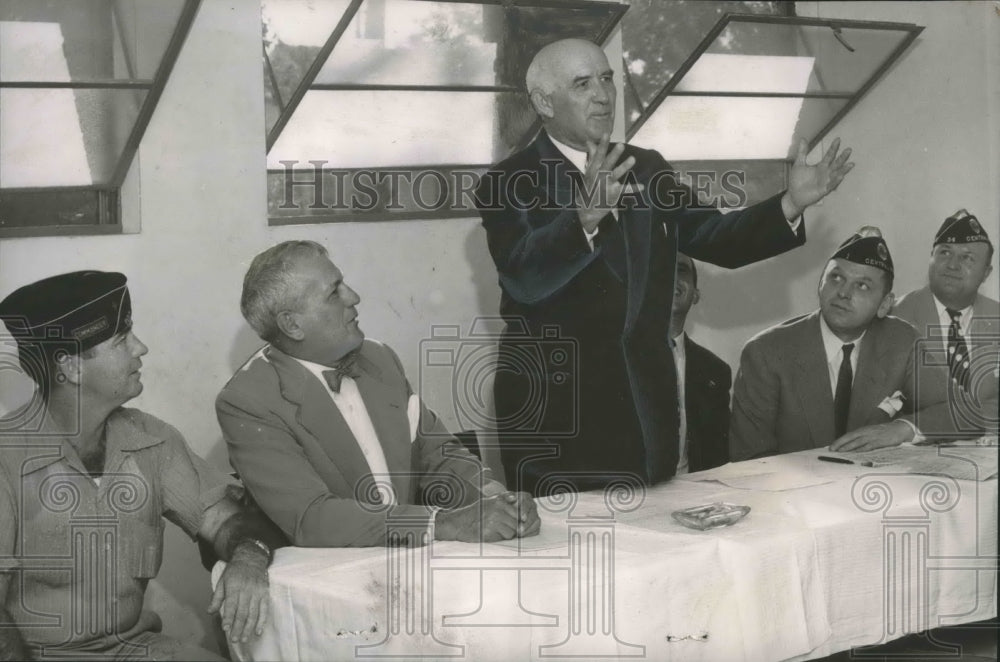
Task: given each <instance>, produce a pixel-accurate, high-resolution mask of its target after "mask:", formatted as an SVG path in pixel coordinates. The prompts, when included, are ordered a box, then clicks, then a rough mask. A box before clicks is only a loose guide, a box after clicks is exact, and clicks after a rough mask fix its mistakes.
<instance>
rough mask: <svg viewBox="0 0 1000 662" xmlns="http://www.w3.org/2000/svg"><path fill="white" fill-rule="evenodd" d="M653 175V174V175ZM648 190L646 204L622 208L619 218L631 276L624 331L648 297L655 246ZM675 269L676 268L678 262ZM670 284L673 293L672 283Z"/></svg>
mask: <svg viewBox="0 0 1000 662" xmlns="http://www.w3.org/2000/svg"><path fill="white" fill-rule="evenodd" d="M636 175H637V181H646V180H648V179H649V176H647V175H649V173H644V172H642V173H636ZM650 176H651V175H650ZM648 194H649V192H648V191H643V192H641V193H640V194H639V195H641V196H643V202H644V204H643V205H642V206H641V208H639V209H632V208H627V207H626V208H622V209H621V210H620V212H619V218H620V219H621V223H622V232H623V234H624V235H625V256H626V258H627V273H628V283H627V285H628V300H627V302H626V305H627V308H626V309H625V330H626V332H627V331H628V330H629V329H631V328H632V327H633V326H634V325H635V322H636V319H638V317H639V311H640V310H641V308H642V302H643V301H644V300H645V298H646V284H647V283H648V282H649V251H650V246H651V245H652V236H651V234H652V229H653V215H652V207H651V205H650V204H649V200H648V199H646V197H645V196H647V195H648ZM674 262H675V267H676V260H675V261H674ZM667 285H669V287H670V291H673V283H669V284H665V286H667Z"/></svg>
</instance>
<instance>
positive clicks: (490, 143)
mask: <svg viewBox="0 0 1000 662" xmlns="http://www.w3.org/2000/svg"><path fill="white" fill-rule="evenodd" d="M626 9H627V6H625V5H621V4H618V3H616V2H592V1H576V2H573V1H560V0H519V1H517V2H508V1H506V0H505V1H503V2H501V0H476V1H471V0H470V1H468V2H447V1H433V0H366V1H364V2H362V1H361V0H325V1H323V0H313V1H309V0H263V2H262V14H261V18H262V23H263V35H264V37H263V39H264V58H263V59H264V81H265V105H266V128H265V130H266V132H267V150H268V153H267V167H268V216H269V219H270V223H271V224H276V225H283V224H289V223H315V222H329V221H336V220H365V219H370V220H383V219H402V218H444V217H468V216H469V215H470V210H471V209H472V206H471V203H470V199H469V197H468V196H469V195H470V193H471V189H472V187H473V186H474V184H475V181H476V179H477V177H478V175H479V174H480V173H481V172H482V171H484V170H485V169H486V168H487V167H489V165H491V164H492V163H495V162H496V161H498V160H500V159H502V158H504V157H506V156H508V155H509V154H511V153H513V152H514V151H516V150H518V149H520V148H522V147H523V146H525V145H527V143H528V142H529V141H530V140H531V139H532V138H533V137H534V134H535V133H536V131H537V130H538V128H539V125H538V124H537V121H536V117H535V113H534V111H533V110H532V108H531V106H530V103H529V101H528V99H527V95H526V94H525V93H524V92H523V87H524V74H525V71H526V70H527V67H528V64H529V62H530V60H531V58H532V57H533V56H534V54H535V52H536V51H537V50H538V49H539V48H541V46H543V45H545V44H547V43H549V42H551V41H555V40H557V39H561V38H564V37H571V36H583V37H586V38H589V39H591V40H593V41H596V42H598V43H603V42H604V40H605V39H606V38H607V37H608V35H609V34H610V33H611V31H612V29H613V28H614V27H615V25H616V24H617V22H618V20H619V19H620V18H621V16H622V14H623V13H624V12H625V10H626Z"/></svg>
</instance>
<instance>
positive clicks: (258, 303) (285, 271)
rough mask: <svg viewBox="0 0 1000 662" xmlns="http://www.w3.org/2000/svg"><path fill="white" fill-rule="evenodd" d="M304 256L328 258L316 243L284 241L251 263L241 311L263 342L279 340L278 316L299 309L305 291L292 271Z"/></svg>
mask: <svg viewBox="0 0 1000 662" xmlns="http://www.w3.org/2000/svg"><path fill="white" fill-rule="evenodd" d="M304 254H308V255H314V256H315V255H322V256H323V257H326V256H327V255H328V253H327V250H326V248H324V247H323V246H322V245H321V244H317V243H316V242H315V241H302V240H299V241H284V242H282V243H280V244H278V245H276V246H272V247H271V248H268V249H267V250H266V251H264V252H263V253H261V254H260V255H258V256H257V257H255V258H254V259H253V262H251V263H250V268H249V269H247V274H246V276H244V277H243V294H242V296H241V297H240V311H241V312H242V313H243V317H244V318H245V319H246V321H247V322H248V323H249V324H250V326H251V327H252V328H253V330H254V331H256V332H257V335H258V336H260V338H261V340H265V341H267V342H269V343H273V342H275V341H276V340H278V339H279V338H280V337H281V331H280V329H279V328H278V322H277V317H278V313H280V312H281V311H283V310H289V309H297V308H298V307H300V305H301V301H300V298H301V296H302V291H301V288H300V286H299V283H298V282H297V281H296V280H295V279H294V278H293V277H292V274H291V271H292V267H293V266H294V265H295V261H296V259H297V258H299V257H300V256H301V255H304Z"/></svg>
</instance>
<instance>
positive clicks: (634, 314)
mask: <svg viewBox="0 0 1000 662" xmlns="http://www.w3.org/2000/svg"><path fill="white" fill-rule="evenodd" d="M535 148H536V149H537V150H538V154H539V157H540V158H541V160H542V161H543V166H542V167H543V169H544V168H545V165H544V162H548V163H549V164H552V165H550V166H548V167H549V170H548V171H547V172H546V173H545V175H544V178H543V181H545V182H547V183H548V185H549V186H548V190H547V195H548V196H549V200H550V201H554V202H555V204H557V205H559V206H560V207H571V206H573V204H574V200H573V180H574V179H575V180H576V181H577V182H578V183H580V184H582V182H583V179H582V174H581V173H580V171H579V170H578V169H577V168H576V166H574V165H573V164H572V163H570V162H569V161H568V160H567V159H566V157H565V156H563V154H562V152H560V151H559V149H558V148H557V147H556V146H555V145H554V144H552V139H551V138H549V136H548V134H546V133H545V132H544V131H542V132H541V134H539V136H538V139H537V140H536V141H535ZM626 155H628V150H626ZM636 176H637V180H638V181H643V180H644V179H648V177H649V176H651V173H640V172H637V173H636ZM640 195H641V196H642V197H643V202H644V203H645V204H644V205H642V207H643V208H642V209H620V210H619V214H618V221H619V223H620V225H621V230H622V235H623V238H624V241H625V256H626V276H627V279H628V284H627V287H628V289H627V292H628V300H627V303H626V305H627V308H626V314H625V329H626V331H627V330H628V329H631V328H632V327H633V326H634V324H635V322H636V319H637V318H638V317H639V311H640V309H641V308H642V302H643V299H644V298H645V296H646V284H647V283H648V281H649V251H650V244H651V232H652V228H653V221H652V211H651V210H652V207H651V205H650V203H649V199H648V197H647V196H648V195H649V193H648V191H643V192H642V193H640ZM670 287H671V288H672V287H673V285H672V284H671V285H670Z"/></svg>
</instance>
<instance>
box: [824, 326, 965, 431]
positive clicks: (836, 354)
mask: <svg viewBox="0 0 1000 662" xmlns="http://www.w3.org/2000/svg"><path fill="white" fill-rule="evenodd" d="M945 315H947V313H945ZM819 332H820V334H821V335H822V336H823V351H824V352H826V368H827V373H828V375H829V377H830V393H831V394H833V395H834V397H836V394H837V377H838V376H839V375H840V363H841V361H843V359H844V351H843V347H844V345H848V344H851V343H853V344H854V349H853V350H851V385H852V386H853V385H854V380H855V379H857V376H858V357H859V356H861V340H862V339H863V338H864V337H865V333H868V331H867V330H866V331H865V333H862V334H861V335H860V336H858V337H857V339H855V340H852V341H851V343H845V342H844V341H843V340H841V339H840V338H838V337H837V336H835V335H833V331H831V330H830V327H828V326H827V325H826V320H825V319H823V316H822V315H820V316H819ZM898 420H901V421H903V422H904V423H906V424H907V425H908V426H909V427H910V429H911V430H913V439H911V440H910V441H911V443H917V442H919V441H922V440H923V439H924V436H923V435H922V434H920V430H918V429H917V426H916V425H915V424H914V423H911V422H910V421H907V420H905V419H902V418H901V419H898Z"/></svg>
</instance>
